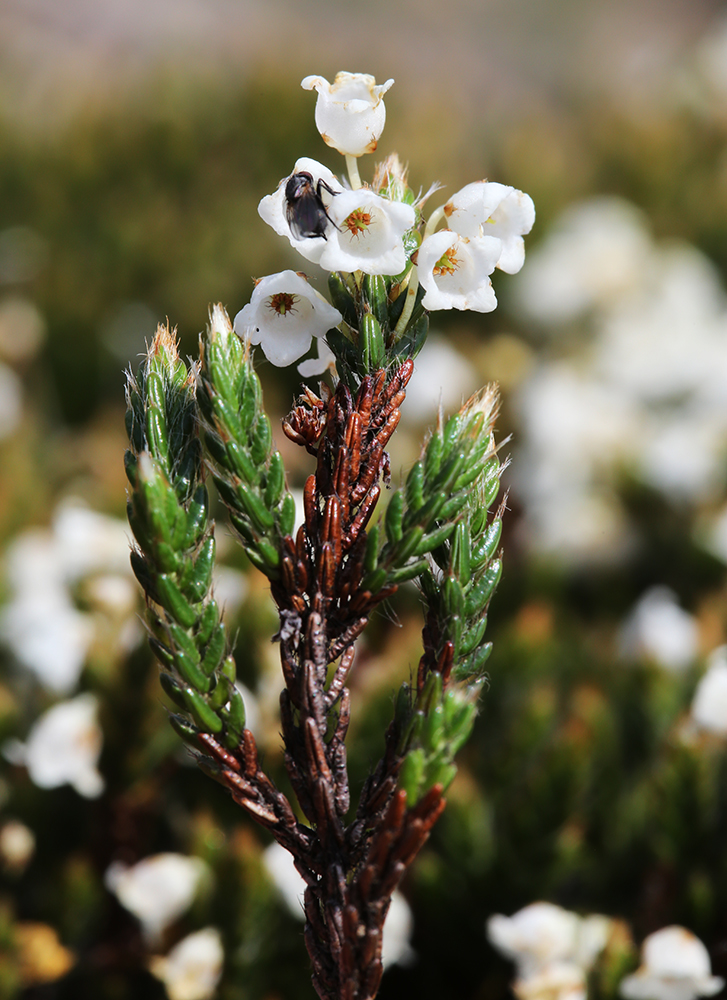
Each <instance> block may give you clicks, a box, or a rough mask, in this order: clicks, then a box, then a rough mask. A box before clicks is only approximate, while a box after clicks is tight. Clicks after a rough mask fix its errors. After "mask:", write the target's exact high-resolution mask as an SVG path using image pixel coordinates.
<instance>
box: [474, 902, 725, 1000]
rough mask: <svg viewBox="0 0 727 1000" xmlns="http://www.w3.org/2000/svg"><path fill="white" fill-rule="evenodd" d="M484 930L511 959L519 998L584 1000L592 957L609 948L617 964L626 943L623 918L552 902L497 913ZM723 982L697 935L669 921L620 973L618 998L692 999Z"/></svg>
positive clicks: (598, 960) (595, 959)
mask: <svg viewBox="0 0 727 1000" xmlns="http://www.w3.org/2000/svg"><path fill="white" fill-rule="evenodd" d="M487 936H488V937H489V939H490V941H491V943H492V944H493V945H494V946H495V947H496V948H497V950H498V951H500V952H501V953H502V954H503V955H504V956H505V957H506V958H509V959H510V960H511V961H512V962H513V963H514V965H515V972H516V979H515V982H514V983H513V984H512V989H513V993H514V994H515V996H516V997H518V1000H586V996H587V976H588V975H589V974H590V973H591V972H592V970H594V969H595V968H596V967H597V963H598V964H603V962H604V960H605V959H606V958H607V956H608V954H609V952H610V951H613V956H614V958H615V959H616V962H615V965H614V971H615V969H616V968H617V967H622V962H623V959H624V957H625V955H626V950H625V949H624V945H626V944H627V943H628V944H627V948H628V951H629V952H630V951H631V949H632V944H631V940H630V935H629V934H628V929H627V928H626V927H625V925H623V924H620V923H619V922H617V921H614V920H610V919H609V918H608V917H603V916H600V915H597V914H596V915H591V916H588V917H580V916H578V914H577V913H571V912H570V911H569V910H564V909H563V908H562V907H560V906H555V905H554V904H553V903H531V904H530V905H529V906H526V907H524V908H523V909H522V910H519V911H518V912H517V913H514V914H513V915H512V916H511V917H506V916H503V915H502V914H500V913H496V914H494V915H493V916H491V917H490V919H489V920H488V921H487ZM617 974H618V973H617ZM621 974H622V973H621ZM723 986H724V979H722V978H721V977H720V976H713V975H712V971H711V965H710V961H709V954H708V952H707V949H706V948H705V946H704V945H703V944H702V942H701V941H700V940H699V938H697V937H695V935H694V934H692V933H691V931H688V930H687V929H686V928H684V927H676V926H673V927H663V928H662V929H661V930H659V931H656V932H655V933H654V934H650V935H649V936H648V937H647V938H646V939H645V941H644V943H643V945H642V949H641V965H640V966H639V968H638V969H636V971H635V972H633V973H632V974H631V975H628V976H626V977H625V978H623V979H622V980H621V982H620V985H619V993H620V995H621V996H622V997H624V1000H697V997H701V996H713V995H714V994H715V993H718V992H719V990H721V989H722V987H723Z"/></svg>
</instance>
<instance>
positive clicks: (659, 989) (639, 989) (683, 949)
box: [620, 927, 724, 1000]
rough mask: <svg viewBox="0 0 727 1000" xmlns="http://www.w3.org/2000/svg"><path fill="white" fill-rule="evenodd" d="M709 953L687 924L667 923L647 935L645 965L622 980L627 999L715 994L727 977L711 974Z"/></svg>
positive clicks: (678, 999) (680, 999)
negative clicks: (670, 925) (674, 924)
mask: <svg viewBox="0 0 727 1000" xmlns="http://www.w3.org/2000/svg"><path fill="white" fill-rule="evenodd" d="M711 971H712V969H711V965H710V962H709V954H708V952H707V949H706V948H705V947H704V945H703V944H702V942H701V941H700V940H699V938H698V937H695V935H694V934H692V933H691V931H688V930H686V929H685V928H684V927H664V928H662V930H660V931H656V933H654V934H650V935H649V937H647V938H646V940H645V941H644V943H643V945H642V949H641V966H640V968H639V969H637V971H636V972H635V973H634V974H633V975H631V976H627V977H626V978H625V979H624V980H623V982H622V983H621V987H620V992H621V996H623V997H626V998H627V1000H695V998H696V997H700V996H713V995H714V994H715V993H718V992H719V990H721V989H722V987H723V986H724V979H722V978H720V977H719V976H713V975H712V974H711Z"/></svg>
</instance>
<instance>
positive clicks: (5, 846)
mask: <svg viewBox="0 0 727 1000" xmlns="http://www.w3.org/2000/svg"><path fill="white" fill-rule="evenodd" d="M34 853H35V834H34V833H33V831H32V830H30V829H28V827H27V826H26V825H25V823H21V822H20V820H19V819H9V820H7V822H5V823H4V824H3V827H2V829H0V859H2V861H3V863H4V864H5V865H6V866H7V867H8V868H10V869H11V870H13V871H15V872H21V871H22V870H23V869H24V868H25V866H26V865H27V864H28V862H29V861H30V859H31V858H32V857H33V854H34Z"/></svg>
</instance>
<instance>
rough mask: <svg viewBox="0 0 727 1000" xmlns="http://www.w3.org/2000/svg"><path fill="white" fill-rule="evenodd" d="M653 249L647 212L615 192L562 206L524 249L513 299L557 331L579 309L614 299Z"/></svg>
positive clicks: (610, 303)
mask: <svg viewBox="0 0 727 1000" xmlns="http://www.w3.org/2000/svg"><path fill="white" fill-rule="evenodd" d="M651 252H652V245H651V238H650V235H649V232H648V230H647V224H646V217H645V216H644V215H643V213H641V212H640V211H639V209H637V208H636V207H635V206H634V205H631V204H629V203H628V202H626V201H622V200H621V199H620V198H611V197H602V198H594V199H592V200H590V201H588V202H585V203H584V204H580V205H573V206H571V207H570V208H568V209H566V211H565V212H563V214H562V216H561V217H560V219H559V220H558V221H557V222H556V223H555V224H554V225H553V226H552V227H551V229H550V231H549V233H548V235H547V236H546V238H545V239H544V240H543V241H542V242H541V243H540V244H538V245H537V246H536V247H535V248H534V249H531V250H530V251H529V253H528V266H527V267H526V268H525V270H524V271H523V273H522V275H521V277H520V279H519V282H518V304H519V306H520V308H521V309H522V311H523V312H524V313H525V314H526V315H527V316H528V317H529V318H530V319H533V320H535V321H536V322H538V323H541V324H543V325H545V326H549V327H552V329H553V331H554V333H557V331H558V328H559V326H560V325H561V324H563V323H566V322H569V321H571V320H574V319H576V318H577V317H579V316H580V315H582V314H583V313H584V312H587V311H589V310H592V309H595V308H599V307H603V308H610V307H611V306H613V305H615V304H617V303H618V302H619V301H620V300H621V299H622V297H623V296H624V294H626V293H628V292H629V291H631V290H632V289H633V288H634V287H635V285H637V284H638V282H639V280H640V277H639V276H640V274H641V273H642V269H643V267H644V263H645V262H646V261H648V259H649V257H650V255H651Z"/></svg>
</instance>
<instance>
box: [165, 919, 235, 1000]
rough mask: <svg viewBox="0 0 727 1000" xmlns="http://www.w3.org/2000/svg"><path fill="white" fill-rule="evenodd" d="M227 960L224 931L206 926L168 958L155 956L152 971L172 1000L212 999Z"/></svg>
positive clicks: (170, 953)
mask: <svg viewBox="0 0 727 1000" xmlns="http://www.w3.org/2000/svg"><path fill="white" fill-rule="evenodd" d="M224 957H225V954H224V951H223V950H222V939H221V938H220V932H219V931H218V930H217V929H216V928H215V927H205V928H204V929H203V930H201V931H196V932H195V933H194V934H188V935H187V937H185V938H182V940H181V941H180V942H179V943H178V944H176V945H175V946H174V947H173V948H172V950H171V951H170V952H169V954H168V955H167V956H166V957H161V956H154V957H153V958H152V959H151V961H150V962H149V968H150V969H151V971H152V973H153V974H154V975H155V976H156V977H157V979H161V981H162V982H163V983H164V986H165V987H166V991H167V995H168V996H169V1000H211V997H212V996H214V992H215V989H216V987H217V984H218V982H219V981H220V976H221V975H222V963H223V961H224Z"/></svg>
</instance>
